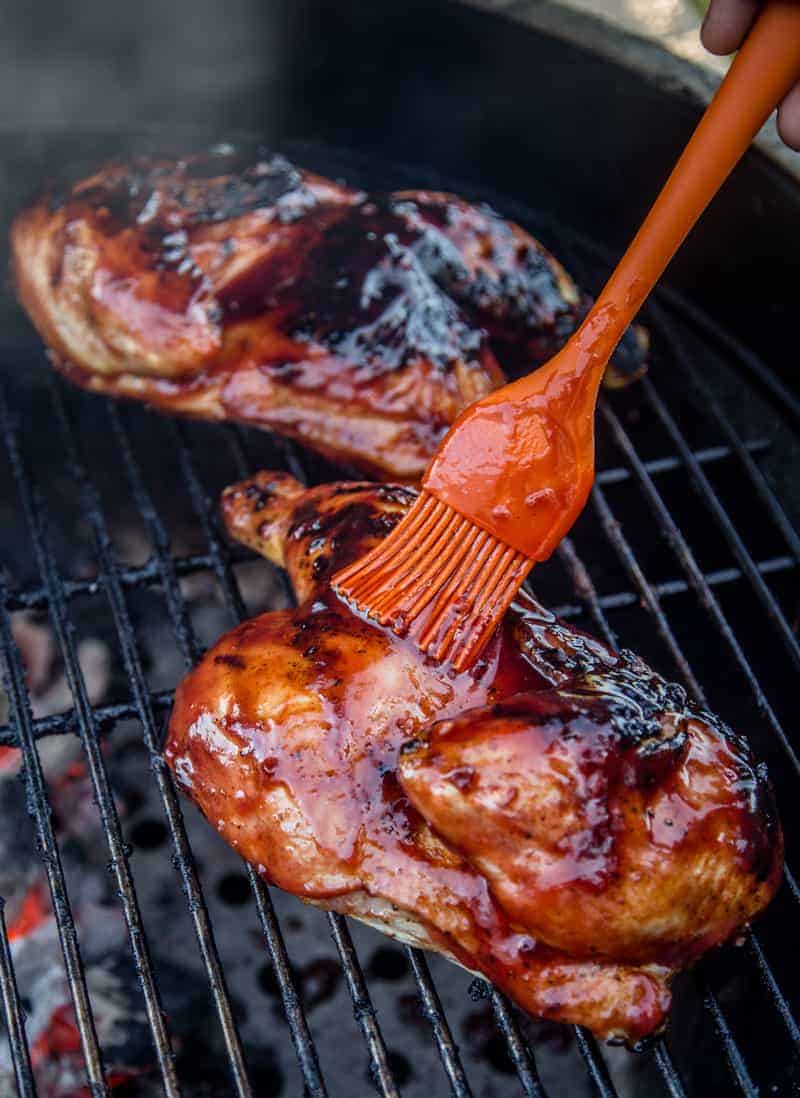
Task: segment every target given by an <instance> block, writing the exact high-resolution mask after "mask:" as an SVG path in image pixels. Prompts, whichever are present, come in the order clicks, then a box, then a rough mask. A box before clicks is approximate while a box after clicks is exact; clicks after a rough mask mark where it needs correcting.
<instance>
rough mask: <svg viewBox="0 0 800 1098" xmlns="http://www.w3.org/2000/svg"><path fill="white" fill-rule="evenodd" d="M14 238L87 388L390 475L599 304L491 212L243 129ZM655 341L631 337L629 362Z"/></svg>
mask: <svg viewBox="0 0 800 1098" xmlns="http://www.w3.org/2000/svg"><path fill="white" fill-rule="evenodd" d="M11 251H12V265H13V272H14V277H15V281H16V285H17V290H18V293H19V297H20V300H21V301H22V303H23V305H24V306H25V308H26V309H27V311H28V313H29V314H30V316H31V319H32V320H33V322H34V324H35V325H36V327H37V328H38V330H39V332H40V334H41V336H42V338H43V339H44V340H45V342H46V343H47V345H48V347H49V348H50V351H51V357H52V360H53V363H54V365H55V366H56V367H57V368H58V369H59V370H61V371H62V372H63V373H64V374H66V376H67V377H69V378H70V379H71V380H72V381H74V382H75V383H76V384H78V385H82V386H84V387H85V388H88V389H91V390H93V391H95V392H102V393H108V394H111V395H114V396H125V397H131V398H135V399H139V400H143V401H146V402H147V403H148V404H150V405H152V406H154V407H156V408H160V409H161V410H163V411H167V412H174V413H181V414H184V415H191V416H198V417H202V418H206V419H218V420H235V421H238V422H242V423H248V424H253V425H256V426H259V427H264V428H267V429H270V430H275V431H279V432H281V433H283V434H285V435H288V436H289V437H291V438H295V439H298V440H300V441H301V442H304V443H306V444H307V445H309V446H311V447H313V448H314V449H316V450H317V451H319V452H321V453H323V454H324V455H326V456H327V457H329V458H332V459H334V460H336V461H339V462H344V463H349V464H352V465H354V466H357V467H359V468H360V469H362V470H364V471H365V472H367V473H368V474H370V475H372V476H376V477H378V478H382V479H387V478H399V479H403V480H410V481H413V480H416V479H418V478H419V477H420V476H421V475H422V473H423V471H424V469H425V467H426V465H427V463H428V460H429V459H430V457H431V455H432V453H433V451H434V449H435V447H436V445H437V443H438V442H439V440H440V439H441V437H442V435H443V434H444V433H445V431H446V430H447V427H448V426H449V425H450V424H451V423H452V422H453V420H454V419H455V418H456V416H457V415H458V414H459V412H461V411H462V409H463V408H465V407H466V406H467V405H468V404H470V403H472V402H473V401H474V400H476V399H478V398H479V397H481V396H484V395H485V394H486V393H488V392H490V391H491V390H492V389H494V388H496V387H497V386H498V385H501V384H502V383H503V382H504V381H505V379H506V371H510V372H515V371H519V370H521V371H522V372H528V371H529V370H531V369H533V368H534V367H535V366H536V365H538V364H539V363H541V362H542V361H544V360H545V359H547V358H548V357H549V356H550V355H551V354H552V353H553V351H554V350H555V349H557V347H559V346H560V345H561V344H562V343H563V342H564V340H565V339H566V337H567V335H568V334H569V333H570V332H571V331H572V330H573V329H574V328H575V326H576V324H577V323H578V320H579V319H580V317H581V316H582V314H583V312H584V311H585V308H586V307H587V300H586V299H585V297H583V296H582V295H581V294H580V293H579V292H578V290H577V288H576V287H575V284H574V283H573V281H572V280H571V279H570V278H569V276H568V275H567V274H566V272H565V271H564V269H563V268H562V267H561V265H560V264H559V263H558V262H557V261H556V260H555V259H554V258H553V256H551V255H550V254H549V253H548V252H547V251H546V250H545V249H544V248H543V247H542V246H541V244H539V243H538V241H536V240H535V239H534V238H533V237H532V236H530V235H529V234H528V233H526V232H525V231H524V230H523V229H521V228H520V227H519V226H517V225H514V224H512V223H510V222H507V221H504V220H503V219H502V218H501V217H499V216H498V215H497V214H496V213H494V212H493V211H492V210H490V209H488V208H486V207H476V206H473V205H470V204H469V203H467V202H464V201H463V200H461V199H459V198H456V197H455V196H453V195H447V194H439V193H433V192H428V191H404V192H395V193H392V194H375V195H368V194H365V193H364V192H362V191H358V190H355V189H353V188H351V187H347V186H345V185H344V184H341V183H335V182H332V181H331V180H327V179H323V178H321V177H320V176H317V175H314V174H312V173H310V172H306V171H302V170H300V169H297V168H295V167H294V166H293V165H291V164H290V163H289V162H288V161H287V160H285V159H284V158H283V157H280V156H268V155H264V156H257V157H249V156H246V155H245V154H244V153H242V152H240V151H237V150H235V149H232V148H231V147H229V146H223V147H219V148H217V149H215V150H212V151H210V152H209V153H208V154H204V155H199V154H198V155H192V156H187V157H186V158H184V159H183V160H180V161H177V162H176V161H167V160H160V159H142V158H140V159H137V160H134V161H131V162H130V163H115V164H109V165H106V166H105V167H103V168H101V169H100V170H99V171H98V172H97V173H96V174H95V175H93V176H91V177H89V178H87V179H84V180H82V181H80V182H79V183H77V184H75V185H74V186H72V187H70V188H69V189H67V190H66V191H52V192H51V193H49V194H48V195H45V196H44V197H42V198H41V199H40V200H39V201H37V202H35V203H34V204H33V205H32V206H30V207H29V208H28V209H27V210H24V211H23V212H22V213H21V214H20V215H19V216H18V217H17V218H16V220H15V222H14V224H13V226H12V230H11ZM644 354H645V343H644V340H643V338H642V336H641V333H633V334H631V335H629V337H628V338H627V341H626V344H625V346H624V347H623V348H622V349H621V351H620V353H619V355H618V356H617V359H616V368H615V369H614V370H613V371H612V372H611V374H610V375H609V376H610V377H613V378H614V379H615V380H616V381H619V380H620V379H623V380H624V379H625V378H629V377H632V376H636V374H638V373H639V372H641V370H642V369H643V365H644Z"/></svg>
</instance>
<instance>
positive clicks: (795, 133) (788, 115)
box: [778, 84, 800, 150]
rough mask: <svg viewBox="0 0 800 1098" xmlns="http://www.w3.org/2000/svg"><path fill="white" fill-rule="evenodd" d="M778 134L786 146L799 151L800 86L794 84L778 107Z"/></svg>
mask: <svg viewBox="0 0 800 1098" xmlns="http://www.w3.org/2000/svg"><path fill="white" fill-rule="evenodd" d="M778 133H779V134H780V135H781V138H782V139H783V140H784V141H785V142H786V144H787V145H789V146H790V147H791V148H793V149H799V150H800V84H795V86H794V87H793V88H792V90H791V91H790V92H789V94H788V95H787V96H786V98H785V99H784V101H783V102H782V103H781V105H780V107H778Z"/></svg>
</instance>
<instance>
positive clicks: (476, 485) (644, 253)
mask: <svg viewBox="0 0 800 1098" xmlns="http://www.w3.org/2000/svg"><path fill="white" fill-rule="evenodd" d="M798 77H800V5H798V4H797V3H794V2H792V0H772V2H771V3H768V4H767V5H766V6H765V8H764V10H763V12H762V14H761V15H760V17H759V19H758V21H757V23H756V25H755V26H754V28H753V30H752V31H751V33H750V35H749V36H748V38H747V40H746V42H745V44H744V46H743V47H742V49H741V50H740V51H739V53H738V55H737V57H736V59H735V61H734V63H733V65H732V66H731V69H730V71H729V73H728V74H727V76H726V78H725V80H724V81H723V83H722V85H721V86H720V89H719V90H718V92H717V93H716V95H715V97H714V99H713V100H712V102H711V104H710V105H709V107H708V109H707V111H706V113H705V114H704V115H703V118H702V119H701V121H700V124H699V125H698V127H697V129H696V130H695V132H694V134H693V135H692V138H691V140H690V141H689V143H688V145H687V146H686V149H685V150H684V152H683V154H682V156H681V157H680V159H679V161H678V163H677V164H676V165H675V168H674V170H673V172H672V174H671V175H670V177H669V179H668V180H667V182H666V184H665V185H664V188H663V190H662V191H661V193H660V194H659V196H658V198H657V199H656V201H655V202H654V204H653V207H652V209H651V210H650V213H649V214H648V215H647V217H646V218H645V221H644V222H643V224H642V227H641V228H640V230H639V232H638V233H637V234H636V237H635V238H634V240H633V241H632V243H631V245H630V247H629V248H628V250H627V251H626V253H625V255H624V256H623V257H622V259H621V260H620V262H619V264H618V265H617V268H616V270H615V271H614V273H613V274H612V275H611V278H610V279H609V280H608V282H607V283H606V286H605V287H604V289H603V291H602V293H601V294H600V296H599V297H598V299H597V301H596V302H595V304H594V306H593V307H592V309H591V311H590V313H589V315H588V316H587V318H586V320H585V321H584V323H583V325H582V326H581V328H580V329H579V331H578V332H576V334H575V335H574V336H572V337H571V338H570V340H569V342H568V343H567V345H566V346H565V347H564V348H563V350H561V351H560V352H559V353H558V354H557V355H556V357H555V358H554V359H553V360H551V361H550V362H548V364H547V365H546V366H544V367H543V368H541V369H540V370H539V371H538V372H537V373H536V374H533V375H532V376H531V377H528V378H523V379H522V380H520V381H517V382H513V383H512V384H511V385H507V386H505V387H504V388H503V389H500V390H498V391H497V392H494V393H492V394H490V395H489V396H488V397H484V398H483V399H481V400H480V401H479V402H478V403H477V404H475V405H473V406H472V407H470V408H468V409H467V410H466V411H465V412H464V413H462V415H461V417H460V418H459V419H458V420H457V421H456V423H455V424H454V425H453V427H452V428H451V430H450V432H449V434H448V435H447V436H446V438H445V439H444V441H443V443H442V444H441V446H440V448H439V450H438V451H437V453H436V456H435V457H434V459H433V461H432V462H431V466H430V468H429V470H428V473H427V474H426V477H425V479H424V481H423V485H424V487H425V488H426V489H427V490H428V491H429V492H431V493H432V494H433V495H434V496H436V497H437V499H440V500H441V501H442V502H443V503H446V504H448V505H449V506H451V507H453V508H454V509H455V510H456V511H459V512H460V513H461V514H462V515H465V516H466V517H467V518H469V519H470V520H471V521H472V522H474V523H475V524H476V525H478V526H480V527H482V528H483V529H485V530H488V531H489V532H490V533H492V534H493V535H494V536H495V537H497V538H499V539H500V540H501V541H503V542H504V543H505V544H506V545H509V546H511V547H512V548H513V549H516V550H518V551H519V552H522V553H524V554H525V555H526V556H527V557H529V558H530V559H531V560H544V559H545V558H546V557H548V556H549V555H550V553H552V551H553V549H554V548H555V546H556V545H557V544H558V542H559V541H560V540H561V538H562V537H563V536H564V534H565V533H566V532H567V531H568V530H569V528H570V527H571V526H572V524H573V523H574V521H575V519H576V518H577V517H578V515H579V513H580V511H581V509H582V507H583V505H584V503H585V501H586V497H587V495H588V492H589V489H590V487H591V484H592V480H593V476H594V472H593V469H594V433H593V419H594V406H595V401H596V398H597V390H598V386H599V383H600V376H601V373H602V370H603V368H604V366H605V364H606V362H607V361H608V359H609V358H610V356H611V354H612V353H613V351H614V348H615V346H616V345H617V343H618V341H619V340H620V339H621V338H622V336H623V334H624V332H625V329H626V328H627V326H628V325H629V324H630V323H631V321H632V320H633V318H634V317H635V315H636V313H637V311H638V309H639V307H640V306H641V304H642V302H643V301H644V299H645V298H646V297H647V295H648V294H649V293H650V291H651V290H652V288H653V286H654V285H655V283H656V281H657V280H658V279H659V278H660V277H661V274H662V273H663V271H664V269H665V268H666V266H667V264H668V263H669V261H670V259H671V258H672V256H673V255H674V254H675V252H676V251H677V249H678V247H679V246H680V244H681V243H682V241H683V239H684V237H685V236H686V234H687V233H688V232H689V230H690V229H691V228H692V226H693V225H694V223H695V221H696V220H697V218H698V217H699V216H700V214H701V213H702V212H703V210H704V209H705V208H706V206H707V205H708V203H709V202H710V201H711V199H712V198H713V197H714V195H715V194H716V193H717V190H718V189H719V187H720V186H721V185H722V183H723V182H724V180H725V179H726V178H727V176H728V174H729V173H730V171H731V170H732V169H733V167H734V165H735V164H736V163H737V161H738V160H739V158H740V157H741V156H742V154H743V153H744V152H745V150H746V149H747V147H748V145H749V144H750V142H751V141H752V139H753V137H754V136H755V135H756V133H757V132H758V130H759V129H760V127H761V125H762V124H763V122H764V121H765V119H766V118H767V116H768V115H769V114H770V112H771V111H772V110H773V109H774V108H775V107H776V106H777V104H778V103H779V102H780V100H781V99H782V98H783V96H784V95H785V94H786V92H787V91H788V90H789V88H790V87H791V86H792V85H793V84H794V82H795V81H796V80H797V79H798Z"/></svg>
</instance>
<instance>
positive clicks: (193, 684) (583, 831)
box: [166, 473, 782, 1042]
mask: <svg viewBox="0 0 800 1098" xmlns="http://www.w3.org/2000/svg"><path fill="white" fill-rule="evenodd" d="M413 498H414V493H413V491H412V490H411V489H409V488H404V487H398V486H390V485H375V484H366V483H365V484H358V483H355V484H348V483H345V484H333V485H324V486H321V487H317V488H313V489H309V490H306V489H304V488H303V487H302V486H301V485H300V484H298V482H297V481H296V480H294V479H293V478H291V477H290V476H288V475H287V474H285V473H262V474H259V475H258V476H256V477H254V478H252V479H251V480H249V481H246V482H244V483H242V484H239V485H236V486H234V487H233V488H230V489H228V490H227V491H226V492H225V494H224V497H223V512H224V516H225V520H226V523H227V525H228V528H229V530H230V532H231V533H232V535H233V536H234V537H235V538H238V539H239V540H240V541H242V542H244V543H245V544H247V545H249V546H251V547H252V548H254V549H256V550H257V551H258V552H261V553H263V554H264V555H265V556H267V557H268V558H269V559H270V560H272V561H274V562H275V563H276V564H279V565H281V566H282V567H285V568H286V569H287V570H288V573H289V576H290V578H291V582H292V585H293V588H294V591H295V594H296V596H297V600H298V603H299V605H298V607H297V608H295V609H287V610H279V611H274V612H270V613H265V614H262V615H261V616H260V617H257V618H256V619H254V620H253V621H249V622H246V623H244V624H243V625H240V626H239V627H238V628H236V629H233V630H232V631H231V632H230V633H228V634H227V635H226V636H224V637H223V638H222V639H221V640H220V641H219V643H218V644H216V645H215V646H214V647H213V648H212V649H211V650H210V651H209V652H208V653H207V654H206V655H205V657H204V658H203V659H202V660H201V661H200V663H199V664H198V666H197V667H196V668H195V670H194V671H193V672H192V673H191V674H190V675H189V676H188V677H187V679H186V680H185V681H184V682H183V683H182V684H181V685H180V686H179V688H178V691H177V693H176V697H175V706H174V710H173V713H172V717H171V721H170V726H169V733H168V741H167V744H166V759H167V761H168V763H169V765H170V766H171V768H172V769H173V771H174V773H175V775H176V777H177V779H178V781H179V782H180V784H181V785H182V786H183V788H184V789H185V790H186V791H187V792H188V794H189V795H190V796H191V797H192V798H193V799H194V801H195V802H196V803H197V805H198V806H199V807H200V809H201V810H202V811H203V812H204V813H205V815H206V816H207V818H208V819H209V821H210V822H211V823H212V824H213V825H214V826H215V827H217V828H218V829H219V831H220V833H221V834H222V835H223V836H224V837H225V838H226V839H227V840H228V842H230V843H231V845H233V846H234V847H235V848H236V849H237V850H238V851H239V852H240V853H241V854H242V856H243V857H244V858H246V859H247V860H248V861H250V862H251V863H252V864H253V865H254V866H256V868H257V870H258V872H259V873H260V874H261V875H262V876H263V877H264V879H265V880H267V881H270V882H273V883H274V884H276V885H278V886H280V887H281V888H284V889H286V890H288V891H290V892H292V893H294V894H295V895H297V896H299V897H300V898H302V899H303V900H305V901H307V902H310V903H314V904H318V905H320V906H323V907H327V908H330V909H332V910H335V911H339V912H343V913H346V914H349V915H352V916H355V917H356V918H359V919H362V920H363V921H365V922H367V923H370V924H371V925H373V926H376V927H378V928H379V929H381V930H383V931H385V932H386V933H387V934H390V935H391V936H392V937H395V938H398V939H400V940H401V941H404V942H410V943H412V944H415V945H419V946H424V947H425V948H429V949H434V950H437V951H439V952H441V953H443V954H445V955H446V956H448V957H450V958H451V959H453V960H455V961H457V962H458V963H459V964H461V965H463V966H464V967H465V968H467V969H469V970H471V971H473V972H477V973H481V974H482V975H484V976H486V977H487V978H488V979H490V980H492V981H493V982H494V983H495V984H496V985H497V986H498V987H500V988H502V989H503V990H504V991H505V992H507V993H508V994H509V995H510V996H511V997H512V998H513V999H514V1000H515V1001H516V1002H517V1003H518V1004H519V1005H520V1006H521V1007H523V1008H524V1009H525V1010H527V1011H528V1012H530V1013H531V1014H533V1015H537V1016H543V1017H547V1018H551V1019H557V1020H561V1021H568V1022H576V1023H580V1024H582V1025H586V1026H588V1027H590V1028H591V1029H592V1030H594V1032H595V1033H597V1034H598V1035H600V1036H603V1037H614V1038H624V1039H626V1040H628V1041H632V1042H634V1041H636V1040H638V1039H640V1038H642V1037H643V1036H645V1035H647V1034H649V1033H652V1032H654V1031H655V1030H657V1029H658V1028H659V1027H660V1026H661V1025H662V1024H663V1023H664V1021H665V1018H666V1015H667V1011H668V1008H669V1002H670V992H669V983H670V979H671V977H672V976H673V975H674V973H675V972H676V971H677V970H678V969H679V968H680V967H681V966H683V965H686V964H687V963H689V962H691V961H692V960H694V959H695V958H696V957H697V956H698V955H699V954H700V953H702V952H703V951H704V950H707V949H708V948H710V947H711V946H713V945H715V944H717V943H719V942H722V941H725V940H726V939H728V938H729V937H730V936H731V935H733V934H735V933H736V932H737V931H738V930H739V929H740V928H741V927H743V926H744V925H746V924H747V922H748V921H749V920H750V919H751V918H752V917H753V916H754V915H755V914H756V913H757V912H758V911H759V910H761V909H762V908H763V907H764V906H765V905H766V904H767V903H768V901H769V899H770V898H771V896H772V894H773V893H774V891H775V889H776V887H777V884H778V881H779V878H780V873H781V866H782V837H781V831H780V827H779V824H778V822H777V819H776V816H775V811H774V805H773V801H772V794H771V791H770V787H769V783H768V781H767V779H766V776H765V774H764V772H763V769H761V768H759V767H756V766H755V764H754V762H753V759H752V756H751V754H750V751H749V749H748V746H747V744H746V743H745V742H744V741H743V740H742V739H741V738H739V737H738V736H736V735H735V734H734V733H733V732H731V731H730V730H729V729H728V728H726V727H725V726H724V725H723V724H722V723H721V722H720V721H718V720H717V719H716V718H715V717H713V716H712V715H711V714H709V713H705V712H700V711H698V710H697V709H695V708H694V707H693V706H692V705H691V704H690V703H689V702H688V701H687V699H686V696H685V694H684V692H683V691H682V690H681V689H680V687H678V686H675V685H670V684H667V683H665V682H664V681H663V680H662V679H661V678H659V676H658V675H656V674H655V673H654V672H653V671H651V670H650V669H649V668H648V667H646V666H645V665H644V664H643V663H642V662H641V661H640V660H638V659H637V658H636V657H635V656H633V655H632V654H631V653H627V652H622V653H617V652H614V651H612V650H611V649H609V648H608V647H607V646H605V645H603V644H601V643H599V642H598V641H597V640H595V639H593V638H592V637H589V636H587V635H586V634H583V633H580V632H578V631H576V630H574V629H572V628H570V627H569V626H568V625H566V624H564V623H563V622H560V621H558V620H557V619H556V618H555V617H554V616H553V615H552V614H550V613H549V612H548V611H547V610H545V609H544V608H543V607H541V606H540V605H538V604H537V603H536V602H535V601H534V600H533V599H532V598H530V597H529V596H527V595H522V596H521V597H520V599H519V601H518V602H517V603H516V604H514V606H513V608H512V609H511V611H510V612H509V613H508V614H507V615H506V618H505V620H504V621H503V623H502V625H501V626H500V628H499V629H498V631H497V633H496V635H495V636H494V638H493V640H492V641H491V643H490V645H489V646H488V648H487V649H486V651H485V652H484V654H483V655H482V657H481V659H480V661H479V662H478V663H477V664H476V665H475V667H473V668H472V669H471V670H470V671H469V672H466V673H460V674H459V673H455V672H453V671H452V670H451V669H448V668H447V667H443V666H441V665H437V664H435V663H433V662H431V661H430V660H428V659H426V658H425V657H424V656H422V655H421V654H420V653H419V651H418V650H417V649H416V648H415V647H414V646H413V644H411V643H409V642H407V641H405V640H403V639H400V638H398V637H396V636H395V635H394V634H393V633H391V632H390V631H387V630H383V629H381V628H380V627H377V626H375V625H373V624H371V623H370V622H368V621H364V620H361V619H360V618H358V617H356V616H354V615H353V614H352V613H351V612H350V611H349V609H348V608H347V607H346V606H345V605H344V604H342V603H341V602H339V601H338V600H337V599H336V597H335V596H334V595H333V593H332V592H331V590H330V587H329V582H328V581H329V577H330V576H331V575H332V574H333V573H334V572H335V571H336V570H337V569H339V568H341V567H343V566H344V565H345V564H347V563H349V562H350V561H351V560H353V559H355V558H356V557H357V556H359V555H361V554H363V553H365V552H366V551H367V550H368V549H370V548H371V547H373V546H374V545H375V544H376V543H377V541H378V540H379V539H380V538H382V537H384V536H385V535H386V534H387V533H388V532H389V531H390V530H391V529H392V528H393V526H394V525H395V524H396V523H397V522H398V521H399V520H400V518H401V517H402V516H403V514H404V513H405V512H406V510H407V509H408V507H409V506H410V504H411V502H412V501H413Z"/></svg>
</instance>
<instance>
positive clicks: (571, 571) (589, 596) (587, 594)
mask: <svg viewBox="0 0 800 1098" xmlns="http://www.w3.org/2000/svg"><path fill="white" fill-rule="evenodd" d="M558 555H559V557H560V559H561V562H562V564H563V565H564V567H565V569H566V571H567V573H568V575H569V577H570V579H571V581H572V585H573V587H574V588H575V592H576V594H577V595H578V597H579V598H580V599H582V601H583V602H584V603H585V604H586V607H587V609H588V611H589V615H590V617H591V618H592V621H593V622H594V624H595V626H596V628H597V629H598V631H599V632H600V633H601V634H602V635H603V636H604V637H605V639H606V641H607V642H608V644H609V645H610V646H611V647H612V648H618V647H619V645H618V641H617V636H616V634H615V632H614V630H613V629H612V628H611V626H610V625H609V623H608V619H607V618H606V616H605V614H604V613H603V609H602V607H601V605H600V600H599V598H598V596H597V590H596V588H595V585H594V583H593V582H592V578H591V576H590V574H589V571H588V569H587V568H586V565H585V564H584V562H583V561H582V560H581V558H580V556H579V555H578V553H577V551H576V549H575V545H574V543H573V541H572V539H571V538H564V539H563V541H562V542H561V544H560V545H559V547H558ZM653 1054H654V1057H655V1060H656V1064H657V1065H658V1069H659V1071H660V1072H661V1076H662V1078H663V1080H664V1083H665V1085H666V1088H667V1090H668V1091H669V1094H670V1095H671V1098H685V1095H686V1092H685V1090H684V1087H683V1082H682V1080H681V1077H680V1074H679V1072H678V1069H677V1068H676V1067H675V1064H674V1063H673V1060H672V1056H671V1054H670V1051H669V1048H668V1047H667V1043H666V1041H665V1040H664V1038H663V1037H659V1038H658V1040H657V1041H656V1042H655V1044H654V1046H653Z"/></svg>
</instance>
